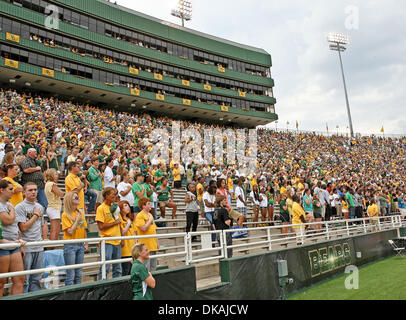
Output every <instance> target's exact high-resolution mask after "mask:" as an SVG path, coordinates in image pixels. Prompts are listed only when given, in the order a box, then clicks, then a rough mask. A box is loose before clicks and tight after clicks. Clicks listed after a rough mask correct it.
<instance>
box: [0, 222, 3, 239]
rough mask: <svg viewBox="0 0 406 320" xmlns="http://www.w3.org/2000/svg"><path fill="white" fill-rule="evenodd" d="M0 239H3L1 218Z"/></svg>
mask: <svg viewBox="0 0 406 320" xmlns="http://www.w3.org/2000/svg"><path fill="white" fill-rule="evenodd" d="M0 240H3V225H2V224H1V220H0Z"/></svg>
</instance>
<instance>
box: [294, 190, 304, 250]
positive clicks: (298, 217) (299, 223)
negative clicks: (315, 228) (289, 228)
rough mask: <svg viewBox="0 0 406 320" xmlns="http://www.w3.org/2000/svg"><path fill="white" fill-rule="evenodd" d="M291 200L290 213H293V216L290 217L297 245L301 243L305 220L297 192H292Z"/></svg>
mask: <svg viewBox="0 0 406 320" xmlns="http://www.w3.org/2000/svg"><path fill="white" fill-rule="evenodd" d="M292 200H293V205H292V213H293V218H292V224H293V229H294V230H295V232H296V243H297V244H298V245H302V244H303V243H302V240H301V238H300V239H299V237H301V236H302V235H303V236H304V233H305V226H304V223H305V222H306V214H305V212H304V210H303V208H302V206H301V205H300V203H299V202H300V198H299V196H298V195H297V194H294V195H293V197H292Z"/></svg>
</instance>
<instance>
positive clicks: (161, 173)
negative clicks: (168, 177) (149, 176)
mask: <svg viewBox="0 0 406 320" xmlns="http://www.w3.org/2000/svg"><path fill="white" fill-rule="evenodd" d="M163 175H164V174H163V172H162V171H161V170H159V169H158V170H157V171H155V177H157V178H160V177H162V176H163ZM161 184H162V179H161V180H160V181H158V182H157V184H156V185H157V186H160V185H161Z"/></svg>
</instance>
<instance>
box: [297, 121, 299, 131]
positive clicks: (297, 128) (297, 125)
mask: <svg viewBox="0 0 406 320" xmlns="http://www.w3.org/2000/svg"><path fill="white" fill-rule="evenodd" d="M296 129H299V123H298V122H297V120H296Z"/></svg>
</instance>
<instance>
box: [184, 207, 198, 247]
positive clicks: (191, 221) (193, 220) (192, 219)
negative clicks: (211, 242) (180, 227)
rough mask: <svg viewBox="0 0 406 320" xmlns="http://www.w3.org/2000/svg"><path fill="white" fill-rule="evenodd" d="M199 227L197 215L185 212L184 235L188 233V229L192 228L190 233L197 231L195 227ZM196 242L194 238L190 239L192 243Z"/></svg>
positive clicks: (196, 213)
mask: <svg viewBox="0 0 406 320" xmlns="http://www.w3.org/2000/svg"><path fill="white" fill-rule="evenodd" d="M198 225H199V213H198V212H197V211H196V212H191V211H187V212H186V233H189V231H190V227H192V232H196V231H197V226H198ZM194 240H196V236H193V237H192V241H194Z"/></svg>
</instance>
